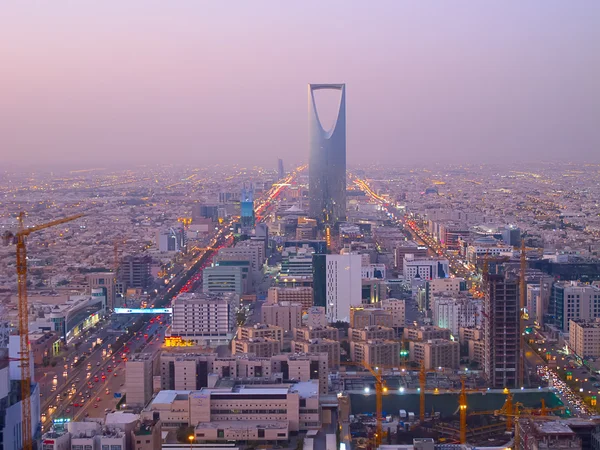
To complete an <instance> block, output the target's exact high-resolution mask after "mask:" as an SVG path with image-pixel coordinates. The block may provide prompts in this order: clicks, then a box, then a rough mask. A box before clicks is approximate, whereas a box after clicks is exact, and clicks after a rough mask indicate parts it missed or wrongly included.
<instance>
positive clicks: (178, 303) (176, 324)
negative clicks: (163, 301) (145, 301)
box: [171, 293, 239, 346]
mask: <svg viewBox="0 0 600 450" xmlns="http://www.w3.org/2000/svg"><path fill="white" fill-rule="evenodd" d="M172 306H173V314H172V325H171V335H172V336H181V337H182V338H185V339H189V340H193V341H195V342H197V343H199V344H202V345H208V346H218V345H222V344H225V345H226V344H228V343H229V341H230V340H231V338H233V335H234V330H235V327H236V320H235V319H236V318H235V311H236V309H237V307H238V306H239V297H238V296H237V295H236V294H224V295H219V296H216V295H208V294H192V293H183V294H179V295H178V296H177V297H176V298H175V299H174V300H173V303H172Z"/></svg>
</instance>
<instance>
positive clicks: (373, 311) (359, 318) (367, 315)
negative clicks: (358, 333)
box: [350, 307, 394, 328]
mask: <svg viewBox="0 0 600 450" xmlns="http://www.w3.org/2000/svg"><path fill="white" fill-rule="evenodd" d="M373 325H377V326H381V327H390V328H391V327H393V326H394V317H393V316H392V314H390V312H388V311H385V310H384V309H381V308H363V307H357V308H350V327H352V328H364V327H369V326H373Z"/></svg>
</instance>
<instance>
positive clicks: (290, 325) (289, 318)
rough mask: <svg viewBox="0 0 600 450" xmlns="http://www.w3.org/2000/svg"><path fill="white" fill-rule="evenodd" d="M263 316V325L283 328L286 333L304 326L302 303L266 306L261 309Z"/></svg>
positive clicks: (281, 303) (282, 303)
mask: <svg viewBox="0 0 600 450" xmlns="http://www.w3.org/2000/svg"><path fill="white" fill-rule="evenodd" d="M261 315H262V317H261V322H262V323H266V324H269V325H276V326H278V327H281V328H283V331H284V332H286V333H287V332H290V331H292V330H293V329H294V328H300V327H301V326H302V305H301V304H300V303H292V302H280V303H277V304H274V305H268V304H264V305H263V306H262V308H261Z"/></svg>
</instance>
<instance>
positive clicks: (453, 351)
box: [408, 339, 460, 369]
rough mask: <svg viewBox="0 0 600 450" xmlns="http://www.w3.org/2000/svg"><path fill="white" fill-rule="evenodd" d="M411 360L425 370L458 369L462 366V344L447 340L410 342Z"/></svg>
mask: <svg viewBox="0 0 600 450" xmlns="http://www.w3.org/2000/svg"><path fill="white" fill-rule="evenodd" d="M409 344H410V346H409V352H408V354H409V358H410V360H411V361H415V362H417V363H419V364H423V365H424V366H425V369H436V368H438V367H443V368H449V369H458V368H459V366H460V344H459V343H458V342H455V341H449V340H446V339H430V340H428V341H410V343H409Z"/></svg>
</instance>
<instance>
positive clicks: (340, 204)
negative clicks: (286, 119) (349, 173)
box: [308, 84, 346, 224]
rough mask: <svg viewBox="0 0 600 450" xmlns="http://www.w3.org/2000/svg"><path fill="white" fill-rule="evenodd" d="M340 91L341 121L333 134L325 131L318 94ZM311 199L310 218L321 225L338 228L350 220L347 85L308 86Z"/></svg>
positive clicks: (339, 115) (334, 126) (337, 122)
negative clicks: (318, 104)
mask: <svg viewBox="0 0 600 450" xmlns="http://www.w3.org/2000/svg"><path fill="white" fill-rule="evenodd" d="M321 89H328V90H331V89H333V90H337V91H340V105H339V110H338V114H337V119H336V122H335V124H334V125H333V127H332V129H331V130H327V131H326V130H324V129H323V125H322V124H321V121H320V119H319V114H318V112H317V105H316V103H315V94H314V93H315V91H317V90H321ZM308 129H309V148H310V150H309V160H308V177H309V199H310V216H311V217H313V218H315V219H317V220H318V221H319V223H323V224H335V223H336V222H342V221H344V220H346V86H345V85H344V84H309V85H308Z"/></svg>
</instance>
